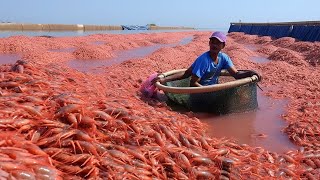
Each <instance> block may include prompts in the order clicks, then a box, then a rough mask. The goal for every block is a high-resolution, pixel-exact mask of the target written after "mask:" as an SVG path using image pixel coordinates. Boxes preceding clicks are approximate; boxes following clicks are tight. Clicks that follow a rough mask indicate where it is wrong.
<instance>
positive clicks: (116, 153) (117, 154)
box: [102, 150, 132, 162]
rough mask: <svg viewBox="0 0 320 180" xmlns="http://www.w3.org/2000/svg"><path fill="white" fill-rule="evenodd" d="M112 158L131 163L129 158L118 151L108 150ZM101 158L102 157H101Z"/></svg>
mask: <svg viewBox="0 0 320 180" xmlns="http://www.w3.org/2000/svg"><path fill="white" fill-rule="evenodd" d="M107 152H108V153H109V154H110V155H111V156H112V157H114V158H117V159H120V160H122V161H123V162H131V160H132V159H131V158H129V157H128V156H127V155H126V154H124V153H122V152H121V151H118V150H108V151H107ZM102 156H103V155H102Z"/></svg>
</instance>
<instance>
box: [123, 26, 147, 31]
mask: <svg viewBox="0 0 320 180" xmlns="http://www.w3.org/2000/svg"><path fill="white" fill-rule="evenodd" d="M122 29H123V30H149V29H150V27H149V26H148V25H145V26H138V25H122Z"/></svg>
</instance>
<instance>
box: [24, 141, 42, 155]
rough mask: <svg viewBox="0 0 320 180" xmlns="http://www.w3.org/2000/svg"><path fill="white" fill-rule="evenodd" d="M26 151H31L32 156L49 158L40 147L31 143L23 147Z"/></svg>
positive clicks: (25, 143) (26, 143)
mask: <svg viewBox="0 0 320 180" xmlns="http://www.w3.org/2000/svg"><path fill="white" fill-rule="evenodd" d="M22 147H23V148H24V149H26V150H27V151H29V152H30V153H31V154H35V155H41V156H48V155H47V153H45V152H44V151H43V150H42V149H41V148H40V147H39V146H37V145H35V144H33V143H31V142H24V144H23V146H22Z"/></svg>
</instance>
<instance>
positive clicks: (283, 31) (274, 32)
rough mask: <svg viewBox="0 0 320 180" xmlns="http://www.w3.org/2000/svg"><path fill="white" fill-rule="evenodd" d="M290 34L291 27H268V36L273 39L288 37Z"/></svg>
mask: <svg viewBox="0 0 320 180" xmlns="http://www.w3.org/2000/svg"><path fill="white" fill-rule="evenodd" d="M290 33H291V26H269V29H268V34H267V35H268V36H271V37H274V38H282V37H288V36H289V35H290Z"/></svg>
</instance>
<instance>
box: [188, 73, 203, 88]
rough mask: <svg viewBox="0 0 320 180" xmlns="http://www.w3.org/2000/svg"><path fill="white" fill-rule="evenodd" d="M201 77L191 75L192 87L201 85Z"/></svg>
mask: <svg viewBox="0 0 320 180" xmlns="http://www.w3.org/2000/svg"><path fill="white" fill-rule="evenodd" d="M199 82H200V78H199V77H198V76H196V75H194V74H192V75H191V80H190V87H201V86H202V85H201V84H200V83H199Z"/></svg>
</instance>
